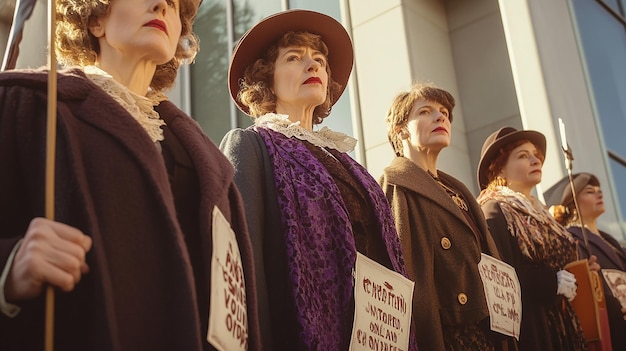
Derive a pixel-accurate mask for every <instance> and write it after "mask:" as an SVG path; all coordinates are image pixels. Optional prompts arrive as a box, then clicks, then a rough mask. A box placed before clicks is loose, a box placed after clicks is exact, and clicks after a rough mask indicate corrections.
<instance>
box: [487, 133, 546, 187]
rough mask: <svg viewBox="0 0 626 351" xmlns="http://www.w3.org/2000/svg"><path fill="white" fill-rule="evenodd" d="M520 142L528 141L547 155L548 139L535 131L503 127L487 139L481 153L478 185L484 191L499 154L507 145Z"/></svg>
mask: <svg viewBox="0 0 626 351" xmlns="http://www.w3.org/2000/svg"><path fill="white" fill-rule="evenodd" d="M518 140H528V141H530V142H531V143H533V144H534V145H535V146H536V147H538V148H539V150H541V152H542V153H543V155H544V156H545V154H546V137H545V136H544V135H543V134H541V133H539V132H536V131H534V130H517V129H515V128H512V127H503V128H500V129H498V130H497V131H495V132H493V133H492V134H491V135H490V136H488V137H487V139H486V140H485V143H484V144H483V148H482V150H481V151H480V161H479V162H478V185H479V186H480V190H483V189H485V188H486V187H487V185H489V179H488V176H489V165H491V163H492V162H493V161H494V160H495V159H496V157H497V156H498V152H499V151H500V149H501V148H502V147H504V146H505V145H507V144H510V143H514V142H516V141H518Z"/></svg>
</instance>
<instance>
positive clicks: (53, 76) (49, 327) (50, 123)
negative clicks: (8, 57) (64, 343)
mask: <svg viewBox="0 0 626 351" xmlns="http://www.w3.org/2000/svg"><path fill="white" fill-rule="evenodd" d="M55 5H56V4H55V0H48V16H49V17H48V24H49V26H48V69H49V71H48V109H47V118H46V120H47V123H46V184H45V188H46V197H45V198H46V200H45V201H46V218H48V219H51V220H54V172H55V167H54V166H55V153H56V126H57V118H56V117H57V116H56V110H57V60H56V52H55V50H54V44H55V30H56V6H55ZM45 350H46V351H53V350H54V288H53V287H52V286H51V285H48V286H47V287H46V325H45Z"/></svg>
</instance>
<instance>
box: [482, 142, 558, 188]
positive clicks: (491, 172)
mask: <svg viewBox="0 0 626 351" xmlns="http://www.w3.org/2000/svg"><path fill="white" fill-rule="evenodd" d="M526 143H531V144H533V142H532V141H530V140H528V139H521V140H517V141H516V142H513V143H509V144H506V145H504V146H503V147H502V148H501V149H500V150H498V154H497V156H496V157H495V158H494V159H493V161H492V162H491V164H489V168H488V170H487V181H488V187H489V188H493V187H495V186H499V185H507V184H506V179H499V178H498V175H500V172H502V169H503V168H504V166H506V163H507V161H508V160H509V156H510V155H511V152H513V150H514V149H515V148H517V147H518V146H521V145H524V144H526ZM533 145H535V144H533ZM535 147H536V148H537V152H539V158H540V159H541V163H542V164H543V161H545V158H546V156H545V155H544V154H543V153H542V152H541V149H540V148H539V147H538V146H537V145H535Z"/></svg>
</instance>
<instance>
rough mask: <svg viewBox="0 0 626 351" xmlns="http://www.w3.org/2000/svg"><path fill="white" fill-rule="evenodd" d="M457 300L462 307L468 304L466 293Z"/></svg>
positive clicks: (461, 294)
mask: <svg viewBox="0 0 626 351" xmlns="http://www.w3.org/2000/svg"><path fill="white" fill-rule="evenodd" d="M457 298H458V299H459V303H460V304H461V305H465V304H466V303H467V295H465V294H464V293H460V294H459V296H457Z"/></svg>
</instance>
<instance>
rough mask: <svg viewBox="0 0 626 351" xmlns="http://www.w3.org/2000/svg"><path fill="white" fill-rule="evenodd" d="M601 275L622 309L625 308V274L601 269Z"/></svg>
mask: <svg viewBox="0 0 626 351" xmlns="http://www.w3.org/2000/svg"><path fill="white" fill-rule="evenodd" d="M602 275H603V276H604V280H606V283H607V285H608V286H609V289H611V293H612V294H613V296H615V298H616V299H617V300H619V303H620V305H621V306H622V308H626V272H624V271H620V270H617V269H603V270H602Z"/></svg>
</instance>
